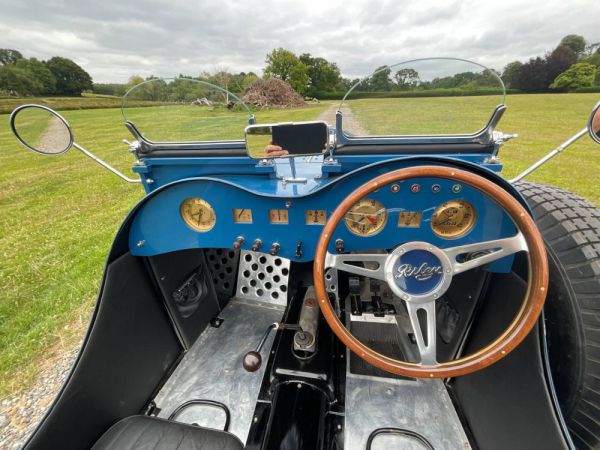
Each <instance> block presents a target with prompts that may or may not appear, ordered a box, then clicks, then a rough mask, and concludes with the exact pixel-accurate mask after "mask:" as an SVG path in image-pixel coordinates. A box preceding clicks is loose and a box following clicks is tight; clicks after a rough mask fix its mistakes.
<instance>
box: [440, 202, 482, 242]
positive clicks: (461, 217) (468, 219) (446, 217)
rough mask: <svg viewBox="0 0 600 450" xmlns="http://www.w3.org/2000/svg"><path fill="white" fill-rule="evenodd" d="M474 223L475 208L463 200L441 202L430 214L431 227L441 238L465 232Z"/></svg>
mask: <svg viewBox="0 0 600 450" xmlns="http://www.w3.org/2000/svg"><path fill="white" fill-rule="evenodd" d="M473 225H475V208H474V207H473V205H471V204H470V203H469V202H466V201H464V200H450V201H448V202H446V203H442V204H441V205H440V206H438V207H437V208H436V209H435V212H434V213H433V216H431V229H432V230H433V232H434V233H435V234H437V235H438V236H440V237H443V238H449V239H452V238H457V237H460V236H463V235H465V234H467V233H468V232H469V231H470V230H471V228H473Z"/></svg>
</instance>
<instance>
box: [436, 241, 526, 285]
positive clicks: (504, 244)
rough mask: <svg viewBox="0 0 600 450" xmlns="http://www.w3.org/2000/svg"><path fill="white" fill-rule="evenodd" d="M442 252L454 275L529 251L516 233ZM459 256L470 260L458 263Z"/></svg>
mask: <svg viewBox="0 0 600 450" xmlns="http://www.w3.org/2000/svg"><path fill="white" fill-rule="evenodd" d="M442 251H443V252H444V253H445V254H446V255H447V256H448V258H449V259H450V263H451V264H452V273H453V274H454V275H456V274H458V273H462V272H465V271H467V270H471V269H475V268H476V267H480V266H483V265H484V264H489V263H491V262H494V261H497V260H499V259H501V258H504V257H505V256H510V255H513V254H515V253H517V252H520V251H529V249H528V247H527V242H526V241H525V237H524V236H523V234H521V233H517V234H516V235H514V236H512V237H509V238H504V239H495V240H493V241H485V242H477V243H475V244H466V245H459V246H457V247H451V248H446V249H442ZM461 255H468V256H470V257H471V258H470V259H467V260H465V261H463V262H460V261H458V257H459V256H461Z"/></svg>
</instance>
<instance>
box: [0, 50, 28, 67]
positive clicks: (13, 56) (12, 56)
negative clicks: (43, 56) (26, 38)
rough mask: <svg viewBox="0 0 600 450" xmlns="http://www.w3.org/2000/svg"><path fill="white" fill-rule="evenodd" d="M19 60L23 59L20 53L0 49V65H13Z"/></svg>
mask: <svg viewBox="0 0 600 450" xmlns="http://www.w3.org/2000/svg"><path fill="white" fill-rule="evenodd" d="M20 59H23V55H22V54H21V52H20V51H18V50H13V49H11V48H0V64H2V65H6V64H14V63H16V62H17V61H18V60H20Z"/></svg>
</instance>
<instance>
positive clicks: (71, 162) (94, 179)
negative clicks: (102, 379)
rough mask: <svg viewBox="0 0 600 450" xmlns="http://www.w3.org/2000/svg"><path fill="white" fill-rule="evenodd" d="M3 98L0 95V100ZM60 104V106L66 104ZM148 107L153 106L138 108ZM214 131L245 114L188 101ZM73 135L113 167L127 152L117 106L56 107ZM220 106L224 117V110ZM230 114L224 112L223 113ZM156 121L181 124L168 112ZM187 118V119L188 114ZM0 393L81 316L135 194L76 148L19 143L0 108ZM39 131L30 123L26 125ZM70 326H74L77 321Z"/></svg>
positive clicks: (124, 165)
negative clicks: (58, 151) (55, 151)
mask: <svg viewBox="0 0 600 450" xmlns="http://www.w3.org/2000/svg"><path fill="white" fill-rule="evenodd" d="M2 101H3V100H0V104H1V102H2ZM68 106H69V105H68ZM327 106H328V104H321V105H316V106H311V107H308V108H305V109H302V110H295V111H285V110H273V111H263V112H260V111H259V112H257V117H258V119H259V120H260V121H261V122H263V123H266V122H274V121H280V120H309V119H314V118H315V117H316V116H318V115H319V114H320V113H321V112H322V111H323V110H324V109H325V108H327ZM143 109H144V110H148V111H147V112H146V111H144V112H143V114H147V115H151V112H150V111H151V110H152V109H153V108H143ZM194 112H195V113H196V119H197V120H198V121H199V122H200V123H210V124H211V125H212V126H214V128H213V129H214V130H218V135H217V136H215V137H219V136H221V137H231V136H232V133H233V134H236V135H239V134H240V131H239V130H237V129H236V126H235V125H241V126H242V131H241V135H242V136H243V126H244V125H245V124H246V123H247V122H246V120H247V115H244V114H243V113H238V112H235V113H230V112H228V111H225V112H223V111H216V113H215V114H212V113H210V114H209V113H208V111H206V110H202V109H201V108H196V109H194ZM61 113H62V114H63V115H64V116H65V118H66V119H67V120H68V121H69V122H70V124H71V126H72V127H73V129H74V134H75V138H76V141H77V142H78V143H79V144H81V145H83V146H84V147H86V148H88V149H89V150H91V151H93V152H94V153H95V154H96V155H98V156H99V157H101V158H102V159H104V160H106V161H108V162H110V163H111V164H113V165H114V166H115V167H116V168H117V169H119V170H120V171H122V172H124V173H126V174H130V175H131V171H130V167H131V165H132V162H133V159H132V157H131V154H130V153H129V152H128V150H127V147H126V146H125V145H123V144H122V143H121V140H122V139H131V138H132V136H131V135H130V134H129V132H128V131H127V129H126V128H125V127H124V126H123V118H122V115H121V111H120V110H119V109H114V108H113V109H89V110H71V111H64V112H63V111H61ZM228 114H229V115H228ZM232 115H233V117H234V119H233V120H232ZM171 119H172V120H173V122H172V123H170V122H169V120H167V121H164V123H163V126H166V127H167V128H168V127H169V126H171V127H172V129H173V130H175V131H178V130H179V131H182V130H183V128H182V124H181V122H179V121H177V117H172V118H171ZM188 120H189V119H188ZM0 124H1V125H0V166H1V167H2V171H0V186H1V189H0V211H1V214H0V248H1V249H2V250H1V251H2V258H1V259H0V349H1V352H0V398H2V397H3V396H4V395H6V394H7V393H10V392H12V391H14V390H16V389H19V388H22V387H24V386H27V385H28V384H29V383H30V382H31V380H32V378H33V377H34V376H35V374H36V370H37V367H38V365H39V362H40V361H41V360H42V359H43V358H44V356H45V352H46V351H47V350H48V349H50V348H55V347H56V344H57V343H64V345H65V346H66V347H68V345H69V343H70V342H72V341H73V340H74V339H76V338H77V337H78V336H79V335H80V333H81V326H82V325H81V324H85V323H86V322H87V320H88V317H89V315H90V312H91V310H92V307H93V304H94V302H95V297H96V293H97V289H98V286H99V283H100V279H101V276H102V269H103V265H104V261H105V259H106V255H107V253H108V250H109V248H110V245H111V242H112V239H113V237H114V234H115V232H116V231H117V228H118V226H119V224H120V222H121V221H122V220H123V218H124V217H125V215H126V214H127V212H128V211H129V210H130V209H131V208H132V207H133V206H134V205H135V203H136V202H137V201H139V200H140V199H141V198H142V196H143V194H144V193H143V191H142V189H141V187H140V186H138V185H128V184H126V183H124V182H123V181H121V180H120V179H118V178H117V177H115V176H113V175H111V174H110V173H108V172H107V171H105V170H103V169H101V168H100V167H99V166H98V165H97V164H95V163H94V162H92V161H90V160H89V159H87V158H86V157H84V156H83V155H82V154H81V153H79V152H78V151H77V150H71V151H69V152H67V153H66V154H65V155H62V156H57V157H49V156H41V155H38V154H35V153H33V152H30V151H28V150H26V149H24V148H23V147H21V146H20V145H19V144H18V143H17V141H16V139H15V138H14V137H13V136H12V133H11V132H10V127H9V125H8V115H0ZM35 131H36V132H37V131H40V130H35ZM78 324H79V325H78Z"/></svg>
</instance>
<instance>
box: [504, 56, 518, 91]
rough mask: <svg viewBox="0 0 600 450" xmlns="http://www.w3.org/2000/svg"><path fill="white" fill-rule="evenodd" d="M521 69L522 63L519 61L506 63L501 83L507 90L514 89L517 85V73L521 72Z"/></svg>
mask: <svg viewBox="0 0 600 450" xmlns="http://www.w3.org/2000/svg"><path fill="white" fill-rule="evenodd" d="M522 67H523V63H522V62H521V61H513V62H511V63H508V64H507V65H506V66H505V67H504V70H503V71H502V77H501V78H502V81H504V84H505V85H506V87H508V88H514V87H516V85H517V84H518V81H517V80H518V79H519V73H520V72H521V68H522Z"/></svg>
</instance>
